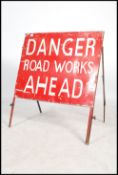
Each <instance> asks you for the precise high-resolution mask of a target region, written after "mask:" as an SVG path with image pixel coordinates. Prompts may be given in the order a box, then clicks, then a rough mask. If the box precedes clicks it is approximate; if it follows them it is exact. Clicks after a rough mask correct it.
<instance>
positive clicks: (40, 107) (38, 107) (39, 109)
mask: <svg viewBox="0 0 118 175" xmlns="http://www.w3.org/2000/svg"><path fill="white" fill-rule="evenodd" d="M37 104H38V108H39V111H40V113H42V110H41V107H40V104H39V101H38V100H37Z"/></svg>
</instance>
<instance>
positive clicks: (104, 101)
mask: <svg viewBox="0 0 118 175" xmlns="http://www.w3.org/2000/svg"><path fill="white" fill-rule="evenodd" d="M102 82H103V122H105V107H106V97H105V73H104V50H103V48H102Z"/></svg>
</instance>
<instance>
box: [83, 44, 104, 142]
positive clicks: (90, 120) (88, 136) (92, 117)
mask: <svg viewBox="0 0 118 175" xmlns="http://www.w3.org/2000/svg"><path fill="white" fill-rule="evenodd" d="M102 82H103V122H104V123H105V107H106V96H105V73H104V48H103V47H102ZM94 103H95V100H94ZM93 112H94V105H93V106H92V107H90V111H89V117H88V125H87V132H86V140H85V143H86V144H89V141H90V134H91V126H92V120H93V119H94V116H93Z"/></svg>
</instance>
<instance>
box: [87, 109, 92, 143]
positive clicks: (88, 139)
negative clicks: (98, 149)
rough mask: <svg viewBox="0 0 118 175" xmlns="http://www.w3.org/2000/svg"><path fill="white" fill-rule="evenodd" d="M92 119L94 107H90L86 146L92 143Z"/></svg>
mask: <svg viewBox="0 0 118 175" xmlns="http://www.w3.org/2000/svg"><path fill="white" fill-rule="evenodd" d="M92 119H93V107H90V111H89V118H88V126H87V134H86V141H85V143H86V144H89V141H90V134H91V126H92Z"/></svg>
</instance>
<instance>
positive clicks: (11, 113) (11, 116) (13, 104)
mask: <svg viewBox="0 0 118 175" xmlns="http://www.w3.org/2000/svg"><path fill="white" fill-rule="evenodd" d="M15 99H16V97H15V95H14V97H13V101H12V104H10V105H11V112H10V119H9V127H11V125H12V119H13V112H14V106H15Z"/></svg>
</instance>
